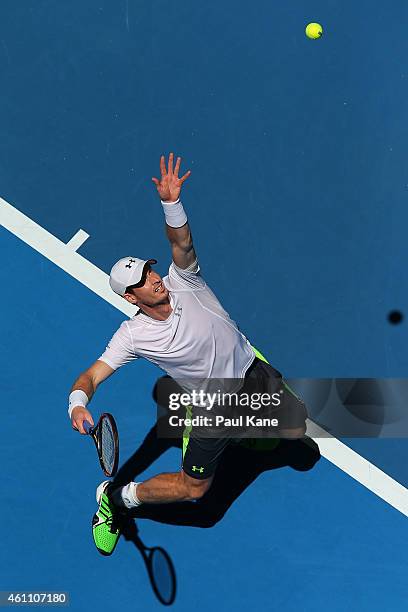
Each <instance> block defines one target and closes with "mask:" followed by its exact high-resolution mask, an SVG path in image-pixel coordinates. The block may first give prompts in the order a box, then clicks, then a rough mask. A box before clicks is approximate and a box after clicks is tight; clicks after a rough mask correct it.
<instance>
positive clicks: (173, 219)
mask: <svg viewBox="0 0 408 612" xmlns="http://www.w3.org/2000/svg"><path fill="white" fill-rule="evenodd" d="M180 164H181V157H178V158H177V161H176V165H175V167H174V170H173V153H170V155H169V162H168V168H167V169H166V162H165V159H164V155H162V156H161V158H160V172H161V179H160V181H159V180H158V179H157V178H152V181H153V182H154V184H155V185H156V187H157V191H158V193H159V196H160V199H161V201H162V204H163V208H164V209H165V215H166V233H167V237H168V239H169V242H170V245H171V251H172V257H173V261H174V263H175V264H176V266H177V267H179V268H182V269H183V270H185V269H186V268H188V267H189V266H190V265H191V264H192V263H194V262H195V260H196V259H197V256H196V253H195V251H194V246H193V238H192V235H191V230H190V226H189V224H188V221H187V217H186V215H185V213H184V211H183V209H182V206H181V204H180V199H179V198H180V192H181V187H182V185H183V183H184V181H185V180H186V179H187V178H188V177H189V176H190V174H191V171H190V170H188V172H186V173H185V174H184V176H182V177H181V178H179V175H178V174H179V170H180ZM169 223H171V225H169Z"/></svg>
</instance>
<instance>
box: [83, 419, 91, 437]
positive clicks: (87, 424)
mask: <svg viewBox="0 0 408 612" xmlns="http://www.w3.org/2000/svg"><path fill="white" fill-rule="evenodd" d="M82 427H83V428H84V430H85V432H86V433H87V434H89V432H90V431H91V429H92V425H91V424H90V422H89V421H84V422H83V423H82Z"/></svg>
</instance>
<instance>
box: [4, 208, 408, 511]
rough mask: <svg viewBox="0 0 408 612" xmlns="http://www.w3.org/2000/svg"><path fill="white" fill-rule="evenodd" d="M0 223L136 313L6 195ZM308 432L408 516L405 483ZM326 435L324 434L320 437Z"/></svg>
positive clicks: (325, 453) (311, 427)
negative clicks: (6, 198) (8, 199)
mask: <svg viewBox="0 0 408 612" xmlns="http://www.w3.org/2000/svg"><path fill="white" fill-rule="evenodd" d="M0 223H1V225H3V227H5V228H6V229H7V230H9V231H10V232H11V233H13V234H14V235H15V236H17V237H18V238H20V239H21V240H23V241H24V242H25V243H26V244H28V245H29V246H31V247H32V248H33V249H35V250H36V251H38V252H39V253H41V255H44V257H46V258H47V259H49V260H50V261H52V262H53V263H54V264H56V265H57V266H59V267H60V268H62V269H63V270H65V272H67V273H68V274H70V275H71V276H72V277H74V278H75V279H77V280H78V281H79V282H81V283H82V284H83V285H85V286H86V287H88V289H90V290H91V291H93V292H94V293H96V294H97V295H99V296H100V297H101V298H103V299H104V300H106V301H107V302H109V303H110V304H112V306H115V308H117V309H118V310H120V311H121V312H123V313H124V314H125V315H127V316H128V317H131V316H133V315H134V314H135V312H136V311H135V308H134V307H132V306H130V304H128V303H127V302H126V301H125V300H124V299H123V298H121V297H119V296H118V295H116V294H115V293H113V291H112V290H111V288H110V287H109V283H108V275H107V274H105V272H103V271H102V270H100V269H99V268H97V267H96V266H94V264H92V263H91V262H90V261H88V260H87V259H85V258H84V257H82V256H81V255H79V253H77V252H76V251H74V250H72V248H70V247H69V246H68V245H67V244H65V243H64V242H62V241H61V240H59V239H58V238H56V237H55V236H54V235H53V234H51V233H50V232H47V230H45V229H44V228H43V227H41V226H40V225H38V224H37V223H35V222H34V221H32V220H31V219H29V217H27V216H26V215H24V214H23V213H21V212H20V211H19V210H17V209H16V208H14V206H11V204H8V202H6V201H5V200H3V199H2V198H0ZM307 433H308V435H310V437H312V438H314V439H315V440H316V442H317V443H318V445H319V449H320V453H321V455H322V457H325V459H327V460H328V461H330V462H331V463H333V464H334V465H335V466H337V467H338V468H340V469H341V470H343V472H345V473H346V474H348V475H349V476H351V477H352V478H354V480H356V481H357V482H359V483H360V484H362V485H363V486H365V487H366V488H367V489H369V490H370V491H372V492H373V493H375V494H376V495H378V497H381V499H383V500H384V501H385V502H387V503H388V504H390V505H391V506H393V507H394V508H396V510H399V511H400V512H402V514H405V516H408V490H407V489H406V488H405V487H404V486H402V485H401V484H400V483H398V482H396V481H395V480H394V479H393V478H391V477H390V476H388V474H385V473H384V472H383V471H382V470H380V469H379V468H378V467H376V466H375V465H373V464H372V463H370V462H369V461H367V459H364V457H361V456H360V455H359V454H358V453H356V452H355V451H353V450H352V449H351V448H349V447H348V446H346V445H345V444H343V443H342V442H340V441H339V440H337V439H336V438H334V437H332V436H330V435H329V434H328V433H326V432H324V430H323V429H321V428H320V427H318V425H316V424H315V423H313V422H312V421H310V420H308V429H307ZM322 435H324V437H320V436H322Z"/></svg>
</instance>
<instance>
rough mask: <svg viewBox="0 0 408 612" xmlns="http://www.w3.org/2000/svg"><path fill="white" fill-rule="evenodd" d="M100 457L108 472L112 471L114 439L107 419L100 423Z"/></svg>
mask: <svg viewBox="0 0 408 612" xmlns="http://www.w3.org/2000/svg"><path fill="white" fill-rule="evenodd" d="M101 425H102V426H101V433H100V436H101V445H100V446H101V456H102V461H103V463H104V465H105V467H106V469H107V470H108V471H112V469H113V465H114V463H115V437H114V434H113V430H112V426H111V423H110V421H109V419H103V420H102V423H101Z"/></svg>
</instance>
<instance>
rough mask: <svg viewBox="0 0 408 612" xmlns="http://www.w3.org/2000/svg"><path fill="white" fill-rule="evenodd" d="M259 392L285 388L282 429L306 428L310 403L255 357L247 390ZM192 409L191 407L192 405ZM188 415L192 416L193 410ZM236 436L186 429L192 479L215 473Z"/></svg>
mask: <svg viewBox="0 0 408 612" xmlns="http://www.w3.org/2000/svg"><path fill="white" fill-rule="evenodd" d="M245 388H248V389H251V390H252V391H254V390H255V389H256V391H257V392H259V393H271V392H273V391H275V390H276V389H278V388H281V389H282V388H283V389H284V391H285V393H284V398H285V400H284V401H283V402H282V404H281V406H280V407H279V408H276V409H275V410H274V416H275V417H276V418H277V419H278V420H279V429H282V430H283V429H287V430H291V429H299V428H300V429H302V430H304V429H305V421H306V418H307V411H306V406H305V404H304V403H303V402H302V400H301V399H300V398H298V397H297V396H296V395H295V394H294V393H293V391H292V390H291V389H290V388H289V387H288V386H287V384H286V383H285V381H284V380H283V379H282V374H281V373H280V372H278V370H275V368H273V367H272V366H271V365H269V364H268V363H266V362H265V361H262V360H261V359H259V358H258V357H255V359H254V361H253V363H252V364H251V365H250V367H249V368H248V370H247V372H246V374H245V383H244V389H245ZM188 410H191V408H189V409H188ZM188 416H191V412H190V414H189V415H188ZM236 442H237V439H236V438H230V437H227V436H225V437H223V438H207V437H206V438H203V437H200V436H197V435H194V428H189V430H185V432H184V435H183V461H182V469H183V471H184V472H185V473H186V474H187V475H188V476H191V477H192V478H196V479H198V480H204V479H206V478H210V477H211V476H213V475H214V473H215V470H216V468H217V465H218V462H219V460H220V458H221V456H222V453H223V452H224V450H225V448H226V447H227V446H228V445H229V444H231V443H236Z"/></svg>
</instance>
